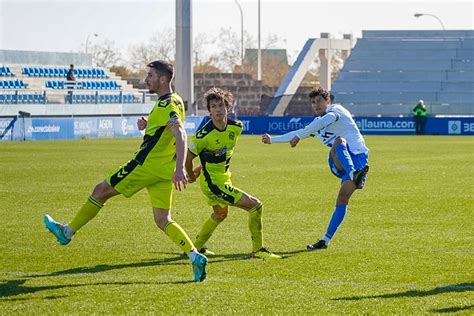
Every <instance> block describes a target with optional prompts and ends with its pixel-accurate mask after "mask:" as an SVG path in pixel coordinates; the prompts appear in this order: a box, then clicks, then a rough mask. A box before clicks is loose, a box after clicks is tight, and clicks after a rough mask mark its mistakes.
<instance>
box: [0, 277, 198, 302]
mask: <svg viewBox="0 0 474 316" xmlns="http://www.w3.org/2000/svg"><path fill="white" fill-rule="evenodd" d="M26 281H27V279H18V280H8V281H2V283H0V299H5V298H6V300H9V301H25V300H32V299H39V298H38V297H32V298H11V297H14V296H17V295H23V294H35V293H37V292H41V291H48V290H58V289H70V288H78V287H84V286H102V285H106V286H109V285H137V284H141V285H163V284H187V283H194V282H193V281H166V282H158V281H157V282H97V283H87V284H61V285H44V286H26V285H25V282H26ZM66 296H67V295H50V296H46V297H43V298H41V299H42V300H44V299H47V300H52V299H58V298H62V297H66Z"/></svg>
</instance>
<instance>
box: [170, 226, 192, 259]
mask: <svg viewBox="0 0 474 316" xmlns="http://www.w3.org/2000/svg"><path fill="white" fill-rule="evenodd" d="M163 231H164V232H165V234H166V235H168V237H169V238H170V239H171V240H172V241H173V242H174V243H175V244H176V245H177V246H178V247H179V248H181V250H182V251H184V252H185V253H186V254H189V253H190V252H191V250H193V249H194V245H193V242H192V241H191V239H190V238H189V236H188V234H186V232H185V231H184V229H183V228H181V226H179V224H178V223H176V222H169V223H168V224H166V226H165V228H164V229H163Z"/></svg>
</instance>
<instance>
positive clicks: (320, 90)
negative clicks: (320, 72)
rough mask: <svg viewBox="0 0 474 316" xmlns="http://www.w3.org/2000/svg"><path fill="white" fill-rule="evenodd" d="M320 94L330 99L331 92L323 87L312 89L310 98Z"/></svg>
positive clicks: (325, 98)
mask: <svg viewBox="0 0 474 316" xmlns="http://www.w3.org/2000/svg"><path fill="white" fill-rule="evenodd" d="M318 95H319V96H321V97H323V99H324V100H326V101H327V100H329V92H327V90H325V89H323V88H321V87H318V88H314V89H313V90H311V91H310V92H309V98H310V99H312V98H316V97H317V96H318Z"/></svg>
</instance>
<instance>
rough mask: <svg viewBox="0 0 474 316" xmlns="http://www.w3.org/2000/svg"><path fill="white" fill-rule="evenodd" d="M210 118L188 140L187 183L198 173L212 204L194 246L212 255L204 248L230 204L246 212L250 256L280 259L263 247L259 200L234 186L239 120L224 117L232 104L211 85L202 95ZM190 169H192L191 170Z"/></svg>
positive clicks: (203, 188) (228, 98) (223, 92)
mask: <svg viewBox="0 0 474 316" xmlns="http://www.w3.org/2000/svg"><path fill="white" fill-rule="evenodd" d="M204 97H205V99H206V103H207V109H208V110H209V113H210V116H211V120H210V121H209V122H207V123H206V124H205V125H204V126H203V127H202V128H200V129H199V130H198V131H197V132H196V134H195V135H194V136H193V137H192V140H191V141H190V142H189V145H188V148H189V151H188V156H187V159H186V171H187V172H188V177H189V182H194V181H196V179H197V178H198V177H199V175H200V174H201V173H202V175H201V180H200V183H201V189H202V192H203V193H204V195H205V196H206V199H207V202H208V204H209V205H210V206H211V207H212V210H213V213H212V214H211V217H210V218H209V219H208V220H207V221H206V222H205V223H204V224H203V226H202V227H201V230H200V232H199V234H198V236H197V238H196V241H195V246H196V248H197V249H199V250H200V252H201V253H204V254H206V253H207V254H213V253H212V252H211V251H210V250H208V249H207V248H205V247H204V245H205V243H206V242H207V241H208V240H209V238H210V237H211V235H212V233H213V232H214V230H215V229H216V228H217V226H218V225H219V224H220V223H221V222H222V221H223V220H224V219H225V218H226V217H227V213H228V211H229V205H230V206H236V207H239V208H241V209H243V210H245V211H247V212H248V213H249V222H248V224H249V229H250V234H251V236H252V256H253V257H257V258H262V259H276V258H278V259H279V258H281V257H280V256H278V255H275V254H273V253H271V252H270V251H269V250H268V249H267V248H265V247H264V246H263V237H262V202H260V201H259V200H258V199H257V198H255V197H253V196H251V195H249V194H247V193H245V192H243V191H241V190H240V189H238V188H236V187H234V186H233V185H232V181H231V173H230V170H229V164H230V159H231V158H232V154H233V152H234V147H235V143H236V142H237V139H238V137H239V135H240V134H241V133H242V122H240V121H235V120H231V119H229V118H228V117H227V114H228V113H229V110H230V108H231V106H232V99H233V97H232V94H231V93H230V92H229V91H224V90H222V89H219V88H212V89H210V90H209V91H207V92H206V94H205V95H204ZM197 156H199V158H200V161H201V166H200V167H197V168H194V166H193V159H194V158H196V157H197ZM193 168H194V169H193Z"/></svg>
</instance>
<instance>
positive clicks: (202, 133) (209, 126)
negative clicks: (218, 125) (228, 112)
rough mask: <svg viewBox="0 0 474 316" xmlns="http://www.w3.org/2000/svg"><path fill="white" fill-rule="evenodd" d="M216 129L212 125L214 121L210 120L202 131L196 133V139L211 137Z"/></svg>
mask: <svg viewBox="0 0 474 316" xmlns="http://www.w3.org/2000/svg"><path fill="white" fill-rule="evenodd" d="M214 129H215V126H214V124H212V120H209V121H208V122H207V123H206V124H204V125H203V126H202V127H201V128H200V129H198V130H197V131H196V133H195V134H194V137H195V138H196V139H203V138H204V137H206V136H207V135H209V134H210V133H211V132H212V131H213V130H214Z"/></svg>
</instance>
